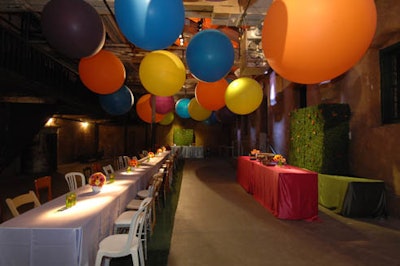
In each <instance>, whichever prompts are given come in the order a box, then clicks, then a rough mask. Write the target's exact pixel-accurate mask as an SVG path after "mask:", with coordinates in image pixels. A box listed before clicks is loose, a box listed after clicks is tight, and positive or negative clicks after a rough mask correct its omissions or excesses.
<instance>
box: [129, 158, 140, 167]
mask: <svg viewBox="0 0 400 266" xmlns="http://www.w3.org/2000/svg"><path fill="white" fill-rule="evenodd" d="M138 163H139V161H138V160H137V159H132V160H129V166H132V167H136V166H137V165H138Z"/></svg>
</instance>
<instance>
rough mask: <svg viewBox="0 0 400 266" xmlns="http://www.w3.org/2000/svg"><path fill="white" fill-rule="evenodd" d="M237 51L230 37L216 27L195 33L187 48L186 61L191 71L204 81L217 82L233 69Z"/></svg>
mask: <svg viewBox="0 0 400 266" xmlns="http://www.w3.org/2000/svg"><path fill="white" fill-rule="evenodd" d="M234 59H235V51H234V49H233V46H232V43H231V41H230V40H229V38H228V37H227V36H226V35H225V34H224V33H222V32H220V31H218V30H214V29H209V30H203V31H200V32H199V33H197V34H196V35H194V37H193V38H192V39H191V40H190V42H189V44H188V47H187V50H186V62H187V65H188V67H189V70H190V72H191V73H192V75H193V76H195V77H196V78H197V79H199V80H201V81H204V82H215V81H218V80H220V79H222V78H223V77H225V76H226V75H227V74H228V73H229V71H230V70H231V68H232V66H233V63H234Z"/></svg>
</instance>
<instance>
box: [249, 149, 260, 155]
mask: <svg viewBox="0 0 400 266" xmlns="http://www.w3.org/2000/svg"><path fill="white" fill-rule="evenodd" d="M259 153H260V150H257V149H252V150H251V151H250V154H251V155H256V154H259Z"/></svg>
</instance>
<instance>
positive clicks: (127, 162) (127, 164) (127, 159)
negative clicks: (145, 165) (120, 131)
mask: <svg viewBox="0 0 400 266" xmlns="http://www.w3.org/2000/svg"><path fill="white" fill-rule="evenodd" d="M122 158H123V160H124V165H125V167H128V166H129V161H130V160H131V158H129V157H128V156H123V157H122Z"/></svg>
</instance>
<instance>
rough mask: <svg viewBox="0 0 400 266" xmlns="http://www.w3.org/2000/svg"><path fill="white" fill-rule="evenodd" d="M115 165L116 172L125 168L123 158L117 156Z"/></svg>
mask: <svg viewBox="0 0 400 266" xmlns="http://www.w3.org/2000/svg"><path fill="white" fill-rule="evenodd" d="M117 165H118V170H119V169H123V168H125V167H126V164H125V160H124V156H118V161H117Z"/></svg>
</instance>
